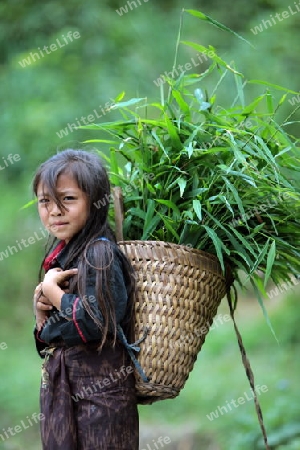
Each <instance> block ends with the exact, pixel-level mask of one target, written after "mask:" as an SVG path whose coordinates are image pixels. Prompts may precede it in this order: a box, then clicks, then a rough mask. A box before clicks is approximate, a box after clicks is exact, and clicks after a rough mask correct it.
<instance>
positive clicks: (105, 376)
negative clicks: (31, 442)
mask: <svg viewBox="0 0 300 450" xmlns="http://www.w3.org/2000/svg"><path fill="white" fill-rule="evenodd" d="M134 386H135V380H134V376H133V368H132V364H131V361H130V358H129V357H128V355H127V352H126V350H125V349H124V348H123V346H116V348H115V349H112V348H108V347H104V348H103V349H102V350H101V352H100V353H98V352H97V350H96V346H95V345H80V346H75V347H71V348H67V347H61V346H60V347H56V348H54V349H53V348H51V347H50V348H49V349H47V350H46V359H45V363H44V364H43V369H42V384H41V413H42V414H43V415H44V419H43V420H42V421H41V437H42V444H43V450H97V449H101V450H138V445H139V423H138V411H137V400H136V394H135V387H134Z"/></svg>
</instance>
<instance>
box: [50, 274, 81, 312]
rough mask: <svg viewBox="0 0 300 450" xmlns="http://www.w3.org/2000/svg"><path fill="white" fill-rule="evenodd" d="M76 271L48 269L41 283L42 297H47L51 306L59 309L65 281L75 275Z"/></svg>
mask: <svg viewBox="0 0 300 450" xmlns="http://www.w3.org/2000/svg"><path fill="white" fill-rule="evenodd" d="M77 273H78V269H69V270H62V269H60V268H58V267H57V268H55V269H50V270H48V272H47V273H46V275H45V278H44V281H43V283H42V290H43V295H44V296H45V297H47V298H48V299H49V301H50V303H51V304H52V305H54V306H55V307H56V308H57V309H60V304H61V297H62V296H63V294H64V293H65V290H64V288H65V287H66V282H67V280H68V279H69V278H70V277H72V276H74V275H76V274H77Z"/></svg>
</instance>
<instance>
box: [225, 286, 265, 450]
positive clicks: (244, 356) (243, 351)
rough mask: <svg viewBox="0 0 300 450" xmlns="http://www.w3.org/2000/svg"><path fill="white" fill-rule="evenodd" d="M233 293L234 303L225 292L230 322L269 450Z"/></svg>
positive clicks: (229, 294)
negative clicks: (236, 318)
mask: <svg viewBox="0 0 300 450" xmlns="http://www.w3.org/2000/svg"><path fill="white" fill-rule="evenodd" d="M234 291H235V300H234V301H233V299H232V297H231V293H230V291H227V300H228V304H229V311H230V316H231V318H232V321H233V326H234V331H235V333H236V336H237V340H238V345H239V349H240V352H241V355H242V362H243V366H244V368H245V371H246V375H247V378H248V381H249V384H250V387H251V390H252V392H253V399H254V405H255V409H256V414H257V418H258V422H259V425H260V429H261V432H262V435H263V438H264V444H265V447H266V450H270V447H269V444H268V437H267V432H266V428H265V425H264V419H263V415H262V410H261V407H260V403H259V401H258V398H257V393H256V389H255V382H254V374H253V371H252V368H251V366H250V362H249V359H248V357H247V353H246V349H245V347H244V344H243V340H242V336H241V333H240V332H239V329H238V327H237V324H236V321H235V317H234V311H235V307H236V299H237V292H236V289H235V287H234Z"/></svg>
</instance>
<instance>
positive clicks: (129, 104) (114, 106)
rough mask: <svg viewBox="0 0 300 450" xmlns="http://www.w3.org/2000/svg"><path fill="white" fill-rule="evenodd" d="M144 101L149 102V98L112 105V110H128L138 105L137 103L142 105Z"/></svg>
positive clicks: (133, 99) (132, 99)
mask: <svg viewBox="0 0 300 450" xmlns="http://www.w3.org/2000/svg"><path fill="white" fill-rule="evenodd" d="M143 100H147V98H146V97H144V98H131V99H130V100H128V101H127V102H119V103H114V104H113V105H111V107H110V109H119V108H127V107H128V106H132V105H136V104H137V103H140V102H141V101H143Z"/></svg>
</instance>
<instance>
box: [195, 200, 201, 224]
mask: <svg viewBox="0 0 300 450" xmlns="http://www.w3.org/2000/svg"><path fill="white" fill-rule="evenodd" d="M193 209H194V211H195V213H196V215H197V217H198V219H199V221H200V222H201V221H202V211H201V203H200V200H193Z"/></svg>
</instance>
